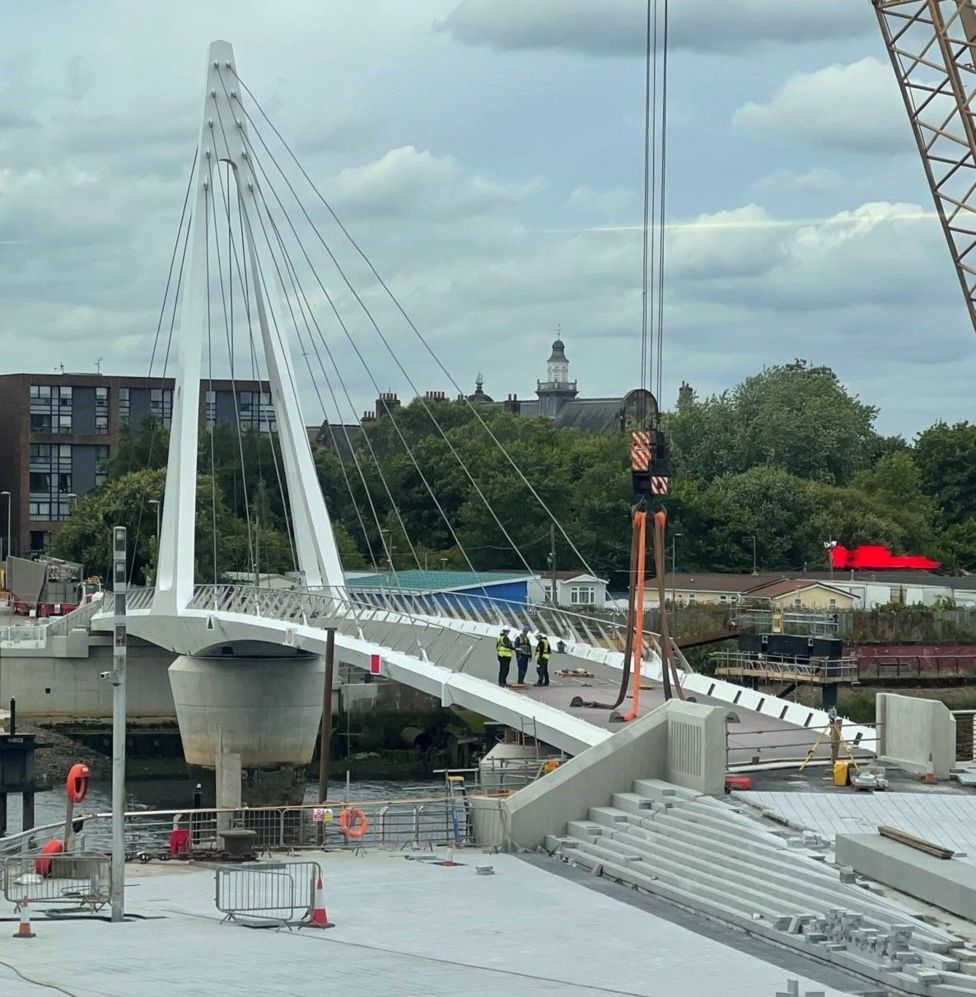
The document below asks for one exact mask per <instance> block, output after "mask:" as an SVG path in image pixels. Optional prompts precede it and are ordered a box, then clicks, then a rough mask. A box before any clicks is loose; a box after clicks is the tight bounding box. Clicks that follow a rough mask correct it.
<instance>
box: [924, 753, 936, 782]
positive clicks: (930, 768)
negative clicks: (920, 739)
mask: <svg viewBox="0 0 976 997" xmlns="http://www.w3.org/2000/svg"><path fill="white" fill-rule="evenodd" d="M925 781H926V782H927V783H929V784H931V783H933V782H935V764H934V762H933V761H932V752H931V751H930V752H929V760H928V763H927V764H926V766H925Z"/></svg>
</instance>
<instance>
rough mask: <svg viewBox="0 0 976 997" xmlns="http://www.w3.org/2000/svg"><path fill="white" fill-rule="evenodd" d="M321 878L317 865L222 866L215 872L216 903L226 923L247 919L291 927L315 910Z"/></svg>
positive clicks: (290, 863) (289, 863)
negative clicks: (314, 905)
mask: <svg viewBox="0 0 976 997" xmlns="http://www.w3.org/2000/svg"><path fill="white" fill-rule="evenodd" d="M321 875H322V868H321V866H320V865H319V864H318V862H276V863H274V864H271V865H245V866H240V865H235V866H221V867H220V868H218V869H217V870H216V872H215V876H214V879H215V892H214V896H215V903H216V905H217V910H219V911H220V913H221V914H223V915H224V919H223V921H221V923H222V924H223V923H224V921H239V920H241V915H245V916H246V918H247V920H257V921H264V922H268V923H270V924H276V925H277V926H278V927H279V928H282V927H286V926H288V925H290V923H291V922H292V921H294V920H295V915H296V913H299V912H300V913H301V915H302V916H303V917H304V916H305V914H306V913H307V912H308V911H310V910H311V909H312V906H313V901H314V899H315V884H316V882H317V881H318V879H319V877H320V876H321Z"/></svg>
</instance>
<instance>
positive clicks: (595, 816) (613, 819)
mask: <svg viewBox="0 0 976 997" xmlns="http://www.w3.org/2000/svg"><path fill="white" fill-rule="evenodd" d="M628 816H629V815H628V814H627V812H626V811H624V810H620V809H618V808H617V807H615V806H613V807H590V810H589V817H590V822H591V823H593V824H599V825H600V826H601V827H626V826H627V825H628V820H627V817H628Z"/></svg>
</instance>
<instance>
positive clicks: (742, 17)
mask: <svg viewBox="0 0 976 997" xmlns="http://www.w3.org/2000/svg"><path fill="white" fill-rule="evenodd" d="M862 6H863V9H862V7H859V6H858V5H857V4H852V3H850V2H849V0H819V2H818V3H816V4H808V5H802V6H801V5H798V4H796V3H777V4H771V3H770V2H769V0H723V2H722V3H716V2H715V0H680V2H678V3H674V4H672V5H671V30H670V39H671V42H672V43H673V45H674V47H675V48H683V49H689V50H692V51H699V52H725V53H740V52H745V51H752V50H755V49H756V48H760V47H762V46H764V45H767V44H769V43H782V44H788V45H796V44H805V43H811V42H818V41H824V40H826V39H845V38H850V37H852V36H856V35H857V34H859V33H861V32H866V31H868V30H870V28H871V25H872V22H873V20H874V17H873V15H872V14H871V12H870V11H869V10H868V8H867V5H866V4H865V5H862ZM435 26H436V27H437V28H438V29H439V30H441V31H446V32H447V33H448V34H450V35H451V37H452V38H454V39H455V40H456V41H459V42H463V43H464V44H467V45H486V46H489V47H491V48H496V49H503V50H505V49H507V50H518V49H552V50H557V51H567V52H582V53H585V54H587V55H595V56H630V55H643V54H644V46H645V8H644V5H643V4H642V3H635V2H634V0H558V2H555V0H534V2H526V0H462V2H461V3H459V4H458V5H457V7H455V8H454V10H452V11H451V12H450V13H449V14H448V15H447V17H445V18H444V19H443V20H441V21H438V22H436V24H435Z"/></svg>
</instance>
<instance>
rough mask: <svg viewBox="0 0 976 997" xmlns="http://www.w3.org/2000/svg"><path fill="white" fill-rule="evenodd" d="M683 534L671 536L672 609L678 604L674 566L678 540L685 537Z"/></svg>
mask: <svg viewBox="0 0 976 997" xmlns="http://www.w3.org/2000/svg"><path fill="white" fill-rule="evenodd" d="M683 536H684V534H683V533H672V534H671V607H672V609H673V608H674V606H675V605H676V604H677V596H676V594H675V590H676V588H677V584H678V580H677V579H676V578H675V575H674V565H675V553H676V550H677V540H678V537H683Z"/></svg>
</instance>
